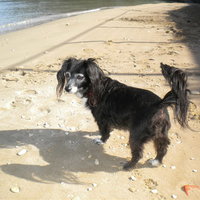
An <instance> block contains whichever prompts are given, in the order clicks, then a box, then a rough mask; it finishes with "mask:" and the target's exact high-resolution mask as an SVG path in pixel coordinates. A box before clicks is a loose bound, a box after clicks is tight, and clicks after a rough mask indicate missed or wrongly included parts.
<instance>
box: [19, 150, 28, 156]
mask: <svg viewBox="0 0 200 200" xmlns="http://www.w3.org/2000/svg"><path fill="white" fill-rule="evenodd" d="M25 153H27V150H26V149H22V150H20V151H19V152H18V153H17V155H18V156H22V155H24V154H25Z"/></svg>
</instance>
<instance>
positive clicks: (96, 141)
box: [94, 138, 104, 145]
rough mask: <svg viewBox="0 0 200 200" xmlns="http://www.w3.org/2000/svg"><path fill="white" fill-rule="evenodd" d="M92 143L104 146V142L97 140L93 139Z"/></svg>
mask: <svg viewBox="0 0 200 200" xmlns="http://www.w3.org/2000/svg"><path fill="white" fill-rule="evenodd" d="M94 143H95V144H98V145H101V144H104V142H103V141H102V140H101V139H99V138H96V139H94Z"/></svg>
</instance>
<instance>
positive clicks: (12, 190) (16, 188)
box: [10, 186, 20, 193]
mask: <svg viewBox="0 0 200 200" xmlns="http://www.w3.org/2000/svg"><path fill="white" fill-rule="evenodd" d="M10 191H11V192H13V193H19V192H20V188H19V187H17V186H13V187H11V188H10Z"/></svg>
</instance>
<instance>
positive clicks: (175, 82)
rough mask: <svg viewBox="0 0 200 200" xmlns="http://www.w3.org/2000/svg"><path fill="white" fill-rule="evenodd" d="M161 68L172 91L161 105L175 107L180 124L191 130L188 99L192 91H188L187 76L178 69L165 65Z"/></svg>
mask: <svg viewBox="0 0 200 200" xmlns="http://www.w3.org/2000/svg"><path fill="white" fill-rule="evenodd" d="M160 67H161V69H162V74H163V76H164V77H165V79H166V80H167V81H168V83H169V85H170V87H171V91H169V92H168V93H167V94H166V95H165V97H164V98H163V99H162V102H161V104H162V105H168V106H173V110H174V114H175V117H176V119H177V121H178V122H179V124H180V125H181V126H182V127H184V128H185V127H188V128H189V126H188V123H187V114H188V108H189V104H190V101H189V99H188V93H189V92H190V90H189V89H187V74H186V73H185V72H183V71H182V70H180V69H178V68H175V67H171V66H169V65H165V64H163V63H161V64H160Z"/></svg>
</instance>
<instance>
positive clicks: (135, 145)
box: [123, 132, 151, 170]
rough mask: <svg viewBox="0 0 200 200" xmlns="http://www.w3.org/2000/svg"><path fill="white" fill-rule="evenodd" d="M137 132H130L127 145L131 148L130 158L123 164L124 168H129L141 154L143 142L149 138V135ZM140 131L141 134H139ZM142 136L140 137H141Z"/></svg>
mask: <svg viewBox="0 0 200 200" xmlns="http://www.w3.org/2000/svg"><path fill="white" fill-rule="evenodd" d="M138 133H139V134H137V135H135V134H130V138H129V145H130V148H131V154H132V159H131V160H130V161H129V162H127V163H126V164H125V165H124V167H123V168H124V169H125V170H131V169H133V168H134V167H135V165H136V164H137V162H138V161H139V160H140V159H141V158H142V156H143V149H144V144H145V143H146V142H148V141H149V140H150V139H151V136H149V135H147V134H145V133H141V132H138ZM140 133H141V134H140ZM138 136H139V137H138ZM141 136H142V137H141Z"/></svg>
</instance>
